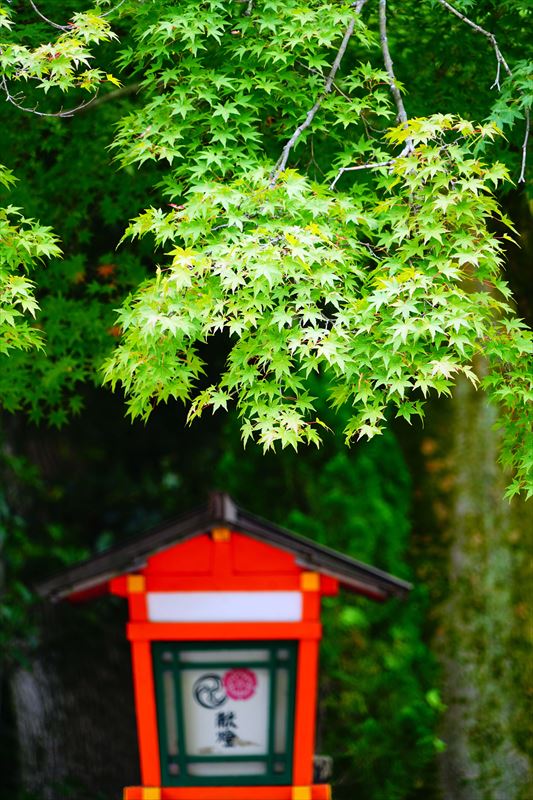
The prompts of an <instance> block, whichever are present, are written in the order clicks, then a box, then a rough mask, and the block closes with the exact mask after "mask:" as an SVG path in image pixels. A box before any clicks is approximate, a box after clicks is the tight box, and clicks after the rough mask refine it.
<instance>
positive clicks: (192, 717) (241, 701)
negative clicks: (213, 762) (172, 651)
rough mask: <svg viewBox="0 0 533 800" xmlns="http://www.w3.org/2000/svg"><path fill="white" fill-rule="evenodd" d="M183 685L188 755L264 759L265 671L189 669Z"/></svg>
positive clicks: (267, 702)
mask: <svg viewBox="0 0 533 800" xmlns="http://www.w3.org/2000/svg"><path fill="white" fill-rule="evenodd" d="M181 680H182V703H183V715H184V719H185V721H186V722H185V739H186V741H185V744H186V750H187V755H189V756H217V755H218V756H224V757H228V756H230V757H231V756H259V755H266V754H267V752H268V720H269V714H268V711H269V705H270V673H269V670H268V669H265V668H263V667H259V668H258V669H254V668H253V666H250V667H240V666H236V667H228V668H216V667H215V668H214V669H212V670H211V669H209V668H205V667H204V668H202V669H187V670H183V672H182V678H181Z"/></svg>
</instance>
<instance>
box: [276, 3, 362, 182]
mask: <svg viewBox="0 0 533 800" xmlns="http://www.w3.org/2000/svg"><path fill="white" fill-rule="evenodd" d="M366 3H367V0H357V2H356V3H355V4H354V10H355V13H356V14H360V13H361V9H362V8H363V6H364V5H365V4H366ZM355 20H356V18H355V17H352V19H351V20H350V22H349V24H348V27H347V28H346V31H345V32H344V36H343V37H342V42H341V46H340V47H339V50H338V52H337V55H336V56H335V60H334V62H333V64H332V66H331V69H330V71H329V75H328V77H327V78H326V82H325V84H324V88H323V90H322V92H321V94H320V95H319V96H318V98H317V100H316V102H315V104H314V105H313V106H312V107H311V108H310V109H309V111H308V112H307V115H306V117H305V119H304V121H303V122H302V123H300V125H298V127H297V128H296V130H295V131H294V133H293V134H292V136H291V137H290V139H289V140H288V141H287V142H286V144H285V146H284V147H283V150H282V151H281V156H280V157H279V159H278V162H277V164H276V166H275V167H274V169H273V171H272V174H271V175H270V183H269V186H270V188H272V187H273V186H275V184H276V181H277V179H278V178H279V176H280V173H281V172H283V170H284V169H285V167H286V166H287V161H288V160H289V154H290V152H291V150H292V148H293V147H294V145H295V144H296V142H297V141H298V139H299V138H300V136H301V135H302V133H303V132H304V131H305V130H307V128H308V127H309V126H310V125H311V123H312V121H313V119H314V118H315V115H316V113H317V111H318V110H319V108H320V107H321V105H322V103H323V102H324V100H325V99H326V97H327V95H328V94H329V93H330V92H331V89H332V87H333V81H334V80H335V75H336V74H337V72H338V70H339V67H340V65H341V61H342V58H343V56H344V53H345V52H346V48H347V47H348V42H349V41H350V39H351V37H352V34H353V31H354V28H355Z"/></svg>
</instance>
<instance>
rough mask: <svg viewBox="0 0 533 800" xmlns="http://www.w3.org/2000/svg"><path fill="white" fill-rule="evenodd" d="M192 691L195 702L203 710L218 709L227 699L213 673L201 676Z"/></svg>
mask: <svg viewBox="0 0 533 800" xmlns="http://www.w3.org/2000/svg"><path fill="white" fill-rule="evenodd" d="M192 690H193V694H194V698H195V700H196V702H197V703H199V704H200V705H201V706H203V707H204V708H218V707H219V706H221V705H223V704H224V703H225V702H226V700H227V699H228V698H227V697H226V693H225V691H224V687H223V685H222V681H221V679H220V677H219V676H218V675H215V674H213V673H207V674H206V675H201V676H200V677H199V678H198V680H197V681H196V682H195V684H194V686H193V689H192Z"/></svg>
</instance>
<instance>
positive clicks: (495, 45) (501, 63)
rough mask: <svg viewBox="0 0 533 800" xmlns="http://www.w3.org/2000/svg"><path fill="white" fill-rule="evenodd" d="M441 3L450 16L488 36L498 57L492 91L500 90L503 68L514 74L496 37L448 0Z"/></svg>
mask: <svg viewBox="0 0 533 800" xmlns="http://www.w3.org/2000/svg"><path fill="white" fill-rule="evenodd" d="M439 3H440V4H441V6H444V8H445V9H447V11H449V12H450V14H455V16H456V17H458V18H459V19H460V20H461V22H464V23H465V25H469V26H470V27H471V28H472V29H473V30H475V31H477V32H478V33H481V34H482V36H486V38H487V39H488V40H489V42H490V43H491V45H492V47H493V49H494V55H495V56H496V62H497V65H498V66H497V69H496V80H495V81H494V83H493V84H492V86H491V89H492V88H493V87H494V86H495V87H496V88H497V89H498V90H499V89H500V72H501V67H503V68H504V70H505V71H506V73H507V74H508V75H509V77H512V75H513V73H512V72H511V70H510V68H509V64H508V63H507V61H506V60H505V58H504V57H503V55H502V51H501V50H500V48H499V45H498V42H497V41H496V37H495V36H494V34H493V33H491V32H490V31H487V30H485V28H482V27H481V25H478V24H477V23H476V22H473V20H471V19H469V18H468V17H467V16H465V15H464V14H463V13H461V11H458V10H457V9H456V8H454V7H453V6H452V5H451V4H450V3H448V0H439Z"/></svg>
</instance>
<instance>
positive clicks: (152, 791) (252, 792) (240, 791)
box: [123, 783, 331, 800]
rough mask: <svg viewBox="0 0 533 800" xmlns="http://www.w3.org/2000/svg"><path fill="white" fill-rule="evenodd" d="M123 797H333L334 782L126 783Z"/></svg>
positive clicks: (178, 799)
mask: <svg viewBox="0 0 533 800" xmlns="http://www.w3.org/2000/svg"><path fill="white" fill-rule="evenodd" d="M123 800H331V786H330V785H329V784H327V783H317V784H313V785H312V786H126V788H125V789H124V794H123Z"/></svg>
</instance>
